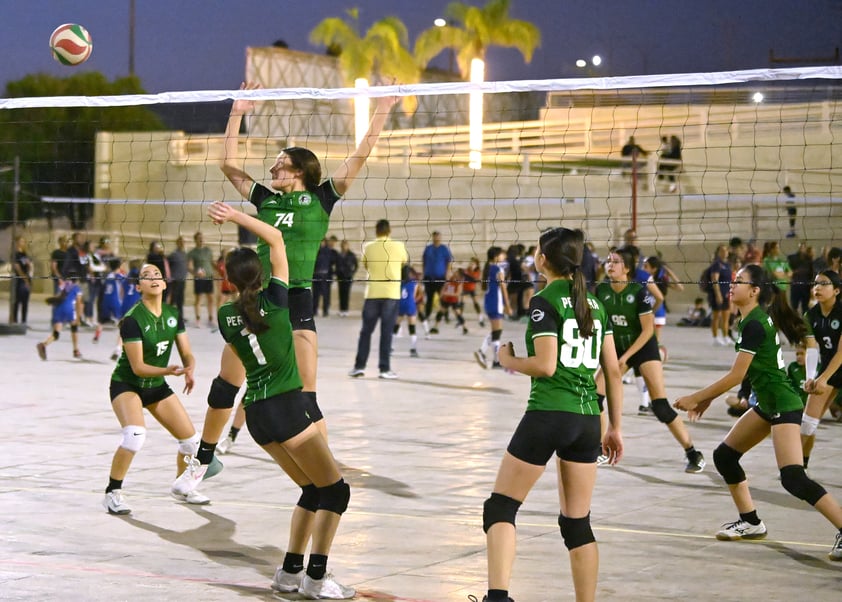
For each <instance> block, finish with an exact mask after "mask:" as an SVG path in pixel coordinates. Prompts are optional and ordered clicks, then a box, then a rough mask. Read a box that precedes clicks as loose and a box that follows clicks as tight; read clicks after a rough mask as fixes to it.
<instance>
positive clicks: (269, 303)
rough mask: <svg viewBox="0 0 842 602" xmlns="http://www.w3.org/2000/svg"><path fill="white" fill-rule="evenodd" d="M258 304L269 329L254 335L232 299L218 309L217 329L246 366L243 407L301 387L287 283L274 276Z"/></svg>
mask: <svg viewBox="0 0 842 602" xmlns="http://www.w3.org/2000/svg"><path fill="white" fill-rule="evenodd" d="M258 307H259V308H260V313H261V314H262V315H263V319H264V320H265V321H266V323H267V324H268V325H269V329H268V330H266V331H264V332H262V333H261V334H254V333H252V332H251V331H249V329H248V328H246V325H245V322H244V321H243V316H242V315H241V314H240V310H239V309H238V308H237V306H236V305H234V303H233V302H229V303H225V304H224V305H223V306H222V307H220V308H219V311H218V312H217V313H218V317H219V332H220V334H222V338H223V339H225V342H226V343H228V344H230V345H231V346H232V347H234V350H235V351H236V352H237V357H239V358H240V361H241V362H243V367H245V369H246V394H245V396H244V397H243V407H248V406H249V405H251V404H252V403H254V402H255V401H260V400H262V399H268V398H269V397H274V396H276V395H280V394H281V393H286V392H288V391H294V390H295V389H300V388H301V377H300V376H299V374H298V365H297V364H296V363H295V347H294V346H293V342H292V325H291V324H290V321H289V296H288V290H287V285H286V284H285V283H284V282H281V281H280V280H278V279H277V278H272V279H271V280H270V281H269V286H268V287H266V288H265V289H263V291H261V292H260V294H259V295H258Z"/></svg>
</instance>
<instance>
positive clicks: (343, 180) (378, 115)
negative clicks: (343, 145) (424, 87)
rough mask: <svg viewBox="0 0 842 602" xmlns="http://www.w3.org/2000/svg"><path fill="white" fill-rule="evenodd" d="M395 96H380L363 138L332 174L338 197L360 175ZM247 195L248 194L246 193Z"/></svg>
mask: <svg viewBox="0 0 842 602" xmlns="http://www.w3.org/2000/svg"><path fill="white" fill-rule="evenodd" d="M397 100H398V97H397V96H382V97H380V98H378V99H377V102H376V103H375V105H374V115H373V116H372V117H371V122H370V123H369V124H368V131H367V132H366V133H365V137H363V139H362V140H361V141H360V144H359V146H358V147H357V148H356V150H355V151H354V152H353V153H352V154H351V156H350V157H348V158H347V159H345V162H344V163H343V164H342V165H341V166H340V167H339V169H337V170H336V173H334V174H333V176H332V178H333V186H334V188H336V192H338V193H339V194H340V195H343V194H345V192H346V191H347V190H348V188H350V187H351V184H352V183H353V182H354V178H356V177H357V174H358V173H360V170H361V169H362V167H363V165H365V162H366V160H367V159H368V156H369V155H370V154H371V151H372V149H373V148H374V145H375V144H376V143H377V139H378V138H379V137H380V132H382V131H383V126H384V125H386V119H388V117H389V113H390V112H391V111H392V107H393V106H395V103H396V102H397ZM247 194H248V193H247Z"/></svg>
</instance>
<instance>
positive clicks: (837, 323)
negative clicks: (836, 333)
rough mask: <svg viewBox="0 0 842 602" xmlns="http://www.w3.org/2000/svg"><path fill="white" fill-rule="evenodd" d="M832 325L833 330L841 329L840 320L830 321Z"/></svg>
mask: <svg viewBox="0 0 842 602" xmlns="http://www.w3.org/2000/svg"><path fill="white" fill-rule="evenodd" d="M830 327H831V328H832V329H833V330H839V320H832V321H831V322H830Z"/></svg>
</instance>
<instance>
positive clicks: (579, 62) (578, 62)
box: [576, 59, 588, 69]
mask: <svg viewBox="0 0 842 602" xmlns="http://www.w3.org/2000/svg"><path fill="white" fill-rule="evenodd" d="M587 65H588V61H586V60H585V59H576V66H577V67H579V68H580V69H581V68H582V67H586V66H587Z"/></svg>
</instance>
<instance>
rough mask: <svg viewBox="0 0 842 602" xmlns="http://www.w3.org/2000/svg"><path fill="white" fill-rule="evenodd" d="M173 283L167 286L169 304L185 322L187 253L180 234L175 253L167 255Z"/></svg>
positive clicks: (176, 240)
mask: <svg viewBox="0 0 842 602" xmlns="http://www.w3.org/2000/svg"><path fill="white" fill-rule="evenodd" d="M167 263H169V264H170V277H171V278H172V281H171V282H170V283H169V284H168V286H167V292H168V293H169V298H168V300H167V303H169V304H170V305H173V306H175V308H176V309H178V319H179V320H181V321H182V322H183V321H184V288H185V285H186V283H187V273H188V272H187V252H186V251H185V250H184V237H183V236H181V235H180V234H179V235H178V238H176V239H175V251H173V252H172V253H170V254H169V255H167Z"/></svg>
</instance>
